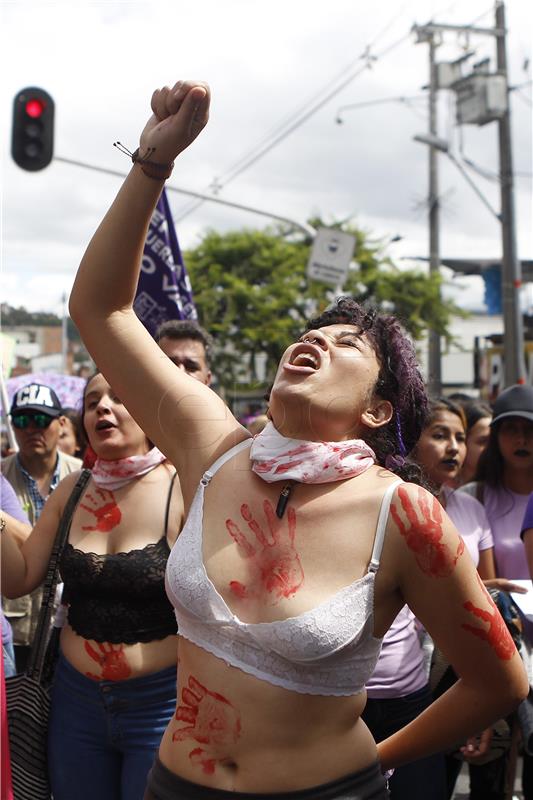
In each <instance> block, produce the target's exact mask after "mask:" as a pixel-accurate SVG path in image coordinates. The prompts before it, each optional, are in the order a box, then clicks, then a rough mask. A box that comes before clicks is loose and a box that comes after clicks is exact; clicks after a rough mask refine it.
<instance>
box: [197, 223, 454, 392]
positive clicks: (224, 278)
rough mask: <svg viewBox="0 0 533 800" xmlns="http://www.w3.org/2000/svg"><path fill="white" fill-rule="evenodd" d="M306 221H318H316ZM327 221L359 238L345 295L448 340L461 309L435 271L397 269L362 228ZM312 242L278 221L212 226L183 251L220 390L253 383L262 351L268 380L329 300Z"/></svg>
mask: <svg viewBox="0 0 533 800" xmlns="http://www.w3.org/2000/svg"><path fill="white" fill-rule="evenodd" d="M311 224H312V225H313V226H319V225H321V224H323V223H322V222H321V221H320V220H318V219H314V220H311ZM328 227H336V228H338V229H340V230H343V231H345V232H348V233H352V234H354V235H355V236H356V241H357V244H356V250H355V260H356V262H357V264H358V265H359V266H358V268H355V269H353V270H351V271H350V273H349V275H348V279H347V281H346V283H345V286H344V289H343V293H344V294H350V295H353V296H354V297H355V298H356V299H357V300H358V301H359V302H364V303H368V304H371V305H376V306H378V307H379V308H381V309H382V310H385V311H387V312H390V313H393V314H395V315H397V316H398V317H399V318H400V319H401V320H402V322H403V324H404V325H405V327H406V329H407V330H408V331H409V332H410V334H411V335H412V337H413V338H414V339H415V340H416V339H420V337H421V336H422V335H423V333H424V331H425V330H426V329H427V328H428V327H432V328H434V329H435V330H436V331H438V332H439V334H441V335H442V336H444V337H446V338H447V339H450V334H449V330H448V326H449V323H450V317H451V315H452V314H458V313H459V314H461V313H462V312H461V311H460V310H459V309H458V308H457V307H456V306H455V305H454V303H453V302H451V301H446V300H443V299H442V298H441V297H440V289H441V285H442V280H441V278H440V276H439V275H438V274H436V275H432V276H431V277H429V276H428V274H427V272H423V271H422V270H414V269H402V270H399V269H398V268H397V267H395V266H394V265H393V263H392V262H391V261H390V259H388V258H387V257H386V256H384V255H383V252H382V250H383V248H382V246H381V245H380V244H379V243H378V244H376V243H375V242H374V243H371V242H370V241H369V238H368V236H367V234H366V233H365V232H363V231H361V230H358V229H354V228H351V227H348V226H346V225H340V224H337V225H329V226H328ZM310 245H311V242H310V240H307V241H302V240H301V238H298V237H297V236H296V235H295V234H294V233H292V232H291V231H289V230H288V229H287V228H284V227H282V226H278V227H274V228H267V229H264V230H254V229H242V230H238V231H230V232H229V233H225V234H220V233H217V232H216V231H212V230H211V231H207V232H206V233H205V235H204V236H203V239H202V241H201V242H200V244H199V245H198V246H197V247H196V248H194V249H192V250H189V251H188V252H187V253H185V263H186V265H187V269H188V272H189V276H190V279H191V283H192V286H193V291H194V299H195V303H196V306H197V309H198V314H199V317H200V322H201V324H202V325H203V326H204V327H205V328H206V329H207V330H208V331H209V332H210V333H211V334H212V335H213V336H215V337H216V340H217V344H218V348H217V358H216V363H215V370H216V373H217V376H218V377H219V379H220V381H221V383H222V385H223V386H224V387H225V388H227V389H231V388H232V387H233V386H235V385H236V384H238V383H243V382H244V383H247V384H250V383H253V382H254V380H255V379H256V356H258V355H260V354H263V357H266V365H267V366H266V372H267V379H268V380H270V379H271V378H273V376H274V374H275V370H276V366H277V363H278V361H279V359H280V356H281V355H282V353H283V351H284V350H285V348H286V347H287V345H288V344H290V343H291V342H292V341H294V339H295V338H297V337H298V336H300V335H301V332H302V329H303V326H304V323H305V321H306V320H307V319H309V317H311V316H313V315H315V314H317V313H320V312H321V311H322V310H323V309H324V308H326V307H327V305H328V304H329V303H330V302H331V301H332V300H333V299H334V291H333V289H332V288H330V287H328V286H327V285H325V284H323V283H319V282H317V281H309V280H308V279H307V277H306V266H307V260H308V258H309V252H310Z"/></svg>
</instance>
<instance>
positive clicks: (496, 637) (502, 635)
mask: <svg viewBox="0 0 533 800" xmlns="http://www.w3.org/2000/svg"><path fill="white" fill-rule="evenodd" d="M477 579H478V583H479V585H480V586H481V589H482V590H483V594H484V595H485V597H486V600H487V603H488V605H489V607H490V610H486V609H483V608H479V607H478V606H475V605H474V604H473V603H472V602H471V600H467V602H466V603H464V605H463V608H465V609H466V610H467V611H468V612H469V613H470V614H472V615H473V616H474V617H477V618H478V619H480V620H482V622H488V625H489V627H488V628H484V627H481V628H480V627H478V626H477V625H469V624H467V623H466V622H464V623H463V624H462V625H461V628H464V630H465V631H468V633H473V634H474V636H477V637H478V638H479V639H483V641H485V642H487V643H488V644H490V646H491V647H492V649H493V650H494V652H495V653H496V655H497V656H498V658H501V659H502V660H503V661H507V660H508V659H510V658H512V657H513V656H514V654H515V653H516V647H515V643H514V642H513V637H512V636H511V634H510V633H509V629H508V628H507V625H506V624H505V622H504V620H503V617H502V615H501V614H500V612H499V611H498V609H497V608H496V605H495V603H494V600H493V599H492V597H491V596H490V594H489V593H488V592H487V590H486V588H485V586H484V585H483V582H482V580H481V578H480V577H479V575H478V576H477Z"/></svg>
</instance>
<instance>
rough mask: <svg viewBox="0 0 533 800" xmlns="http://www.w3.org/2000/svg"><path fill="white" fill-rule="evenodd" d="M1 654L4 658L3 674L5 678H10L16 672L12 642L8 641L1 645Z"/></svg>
mask: <svg viewBox="0 0 533 800" xmlns="http://www.w3.org/2000/svg"><path fill="white" fill-rule="evenodd" d="M2 656H3V659H4V675H5V677H6V678H12V677H13V675H16V674H17V668H16V666H15V650H14V648H13V642H8V643H7V644H3V645H2Z"/></svg>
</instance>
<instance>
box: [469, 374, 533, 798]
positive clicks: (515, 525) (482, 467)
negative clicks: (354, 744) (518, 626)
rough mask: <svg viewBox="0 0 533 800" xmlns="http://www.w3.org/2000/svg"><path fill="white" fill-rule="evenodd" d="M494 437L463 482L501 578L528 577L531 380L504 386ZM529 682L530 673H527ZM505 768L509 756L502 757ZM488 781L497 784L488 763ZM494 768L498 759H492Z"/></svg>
mask: <svg viewBox="0 0 533 800" xmlns="http://www.w3.org/2000/svg"><path fill="white" fill-rule="evenodd" d="M493 414H494V416H493V419H492V422H491V425H490V429H491V430H490V437H489V442H488V445H487V448H486V450H485V451H484V453H483V454H482V455H481V458H480V460H479V464H478V469H477V473H476V479H475V481H474V482H473V483H469V484H467V485H466V486H463V487H462V488H461V491H466V492H468V493H469V494H471V495H473V496H474V497H477V499H478V500H480V501H481V502H482V503H483V505H484V507H485V511H486V512H487V517H488V520H489V522H490V526H491V529H492V535H493V538H494V553H495V558H496V573H497V575H498V577H500V578H508V579H509V580H517V579H521V580H527V579H529V578H530V577H531V576H530V570H529V566H528V559H527V557H526V547H524V542H523V541H522V540H521V538H520V531H521V530H522V528H523V520H524V514H525V513H526V508H527V506H528V501H529V499H530V495H531V493H532V492H533V386H522V385H519V384H517V385H515V386H510V387H509V388H507V389H505V390H504V391H503V392H501V393H500V394H499V395H498V397H497V399H496V402H495V403H494V407H493ZM532 629H533V626H532V625H531V623H529V622H528V621H527V620H523V639H524V646H525V647H526V648H527V650H528V651H531V648H532V645H533V630H532ZM529 678H530V682H531V680H532V675H531V674H530V676H529ZM501 761H502V765H501V768H502V773H504V772H505V766H506V764H505V756H503V757H502V759H501ZM489 766H490V765H486V767H485V768H482V767H479V768H478V769H479V771H480V773H481V771H484V772H486V773H487V782H486V785H487V787H489V784H490V786H491V787H493V786H494V776H493V775H492V776H491V775H489V774H488V772H489V770H488V768H489ZM493 768H494V764H493ZM500 787H501V789H500V792H499V793H498V794H496V793H495V792H494V791H493V793H492V794H489V793H488V791H489V789H488V788H487V789H486V791H485V793H484V794H483V795H482V796H483V800H485V797H487V798H488V797H490V799H491V800H492V798H495V800H499V799H500V798H503V797H504V788H503V777H502V780H501V781H500ZM522 790H523V792H524V797H525V798H527V800H531V798H533V758H532V757H531V756H528V755H527V753H524V770H523V773H522Z"/></svg>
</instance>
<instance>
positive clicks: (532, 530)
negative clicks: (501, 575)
mask: <svg viewBox="0 0 533 800" xmlns="http://www.w3.org/2000/svg"><path fill="white" fill-rule="evenodd" d="M520 536H521V538H522V541H523V542H524V546H525V548H526V556H527V563H528V567H529V575H530V577H531V580H533V492H532V493H531V494H530V495H529V500H528V501H527V506H526V513H525V514H524V521H523V522H522V531H521V533H520Z"/></svg>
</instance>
